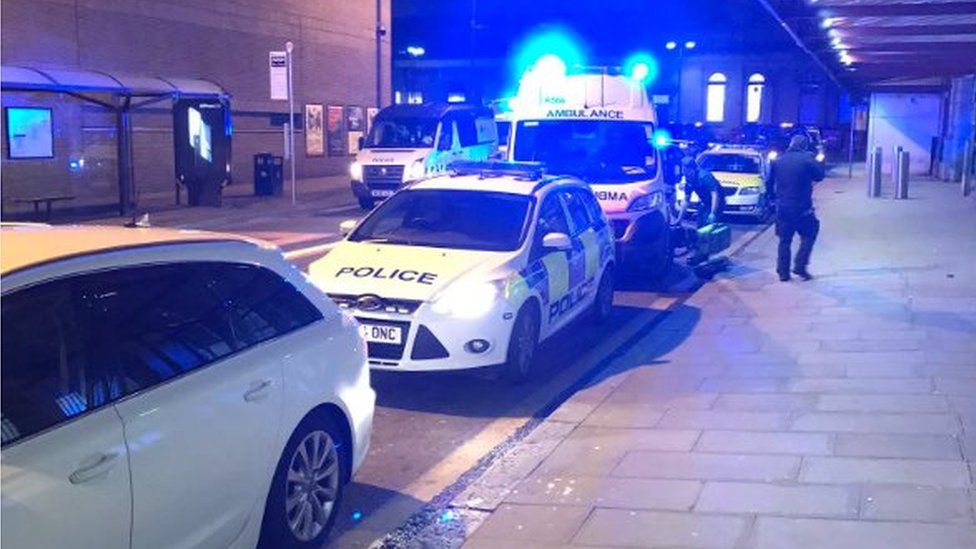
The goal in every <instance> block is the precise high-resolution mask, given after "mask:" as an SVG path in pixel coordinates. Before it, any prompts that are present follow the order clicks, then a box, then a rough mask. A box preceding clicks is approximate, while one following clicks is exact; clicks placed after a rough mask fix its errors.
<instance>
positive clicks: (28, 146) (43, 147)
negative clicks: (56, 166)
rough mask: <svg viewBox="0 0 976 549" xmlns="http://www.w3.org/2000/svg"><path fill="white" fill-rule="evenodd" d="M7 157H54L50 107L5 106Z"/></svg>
mask: <svg viewBox="0 0 976 549" xmlns="http://www.w3.org/2000/svg"><path fill="white" fill-rule="evenodd" d="M4 115H5V116H4V120H5V121H6V122H7V124H6V125H7V127H6V132H7V158H11V159H28V158H54V129H53V126H52V124H51V109H48V108H46V107H6V108H4Z"/></svg>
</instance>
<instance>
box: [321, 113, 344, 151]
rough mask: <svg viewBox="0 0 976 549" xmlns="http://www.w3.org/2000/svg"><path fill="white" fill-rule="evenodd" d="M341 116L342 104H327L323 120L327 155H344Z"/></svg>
mask: <svg viewBox="0 0 976 549" xmlns="http://www.w3.org/2000/svg"><path fill="white" fill-rule="evenodd" d="M342 118H343V108H342V105H329V107H328V110H327V111H326V121H325V123H326V127H325V129H326V134H327V139H328V143H329V144H328V146H329V156H346V136H345V132H344V131H343V127H342Z"/></svg>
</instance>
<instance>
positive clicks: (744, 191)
mask: <svg viewBox="0 0 976 549" xmlns="http://www.w3.org/2000/svg"><path fill="white" fill-rule="evenodd" d="M757 194H759V187H742V188H741V189H739V196H756V195H757Z"/></svg>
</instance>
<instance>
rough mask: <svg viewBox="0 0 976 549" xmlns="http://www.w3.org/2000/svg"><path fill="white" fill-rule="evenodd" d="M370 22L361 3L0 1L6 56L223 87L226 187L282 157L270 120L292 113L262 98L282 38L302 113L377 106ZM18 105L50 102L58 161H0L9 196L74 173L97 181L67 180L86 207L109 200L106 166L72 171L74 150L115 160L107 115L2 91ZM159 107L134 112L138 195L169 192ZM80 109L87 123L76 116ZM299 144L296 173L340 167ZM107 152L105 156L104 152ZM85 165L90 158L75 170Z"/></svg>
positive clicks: (371, 10)
mask: <svg viewBox="0 0 976 549" xmlns="http://www.w3.org/2000/svg"><path fill="white" fill-rule="evenodd" d="M382 5H383V6H382V17H383V21H384V25H385V26H386V27H387V28H388V29H389V28H390V0H382ZM375 17H376V12H375V2H372V1H368V0H355V1H348V0H208V1H202V0H77V1H76V0H4V1H3V4H2V19H3V33H2V62H3V64H4V65H22V66H31V67H38V68H80V69H87V70H100V71H105V72H109V73H113V72H114V73H122V74H133V75H144V76H162V77H183V78H202V79H206V80H210V81H213V82H216V83H218V84H220V85H221V86H222V87H223V88H224V89H225V90H227V91H228V92H229V93H230V94H231V95H232V100H231V106H232V109H233V112H234V124H235V125H234V130H235V131H234V145H233V178H234V182H235V184H237V185H247V186H250V185H251V183H252V169H251V166H252V155H253V154H255V153H257V152H273V153H276V154H281V151H282V143H283V139H282V136H281V126H277V125H274V124H272V114H274V113H278V114H284V113H287V109H288V104H287V102H284V101H271V100H269V99H268V94H269V92H268V87H269V84H268V52H269V51H271V50H283V49H284V43H285V42H286V41H287V40H291V41H292V42H294V43H295V73H294V86H295V99H296V100H295V105H296V111H297V112H298V113H301V112H302V111H303V105H304V104H306V103H320V104H324V105H328V104H341V105H359V106H363V107H367V106H373V105H375V104H376V83H375V75H376V68H375V63H376V61H375V59H376V50H375V35H374V27H375ZM389 39H390V35H389V34H388V35H387V36H386V37H385V38H384V39H383V46H382V53H383V61H382V75H383V76H382V79H383V83H382V84H383V91H382V96H383V98H384V102H388V101H389V100H388V98H389V97H390V95H391V93H390V49H389ZM25 103H26V104H43V105H53V106H54V108H55V112H54V125H55V133H56V141H55V149H56V156H55V158H54V159H51V160H30V161H20V160H18V161H5V162H4V163H3V173H2V176H3V177H2V185H3V187H2V191H3V195H4V198H5V200H6V199H9V198H11V197H12V196H14V195H16V194H19V193H23V192H25V189H31V188H36V187H38V186H48V185H61V186H62V187H64V186H65V185H67V183H64V181H65V180H68V179H70V178H71V177H74V178H75V179H77V180H90V179H97V180H98V183H97V184H96V183H95V182H94V181H92V182H90V183H89V184H88V187H84V186H81V187H78V185H79V184H78V183H77V182H76V181H75V180H74V179H72V180H71V181H70V185H71V186H72V188H75V187H78V188H77V189H76V190H78V191H79V192H77V193H76V194H78V196H79V197H81V196H82V194H84V195H85V196H86V198H85V201H86V202H85V204H89V203H91V204H94V203H97V202H100V201H101V202H106V201H107V202H109V203H111V202H112V201H117V196H118V188H117V179H115V172H114V169H115V168H114V167H113V168H112V170H102V171H100V172H98V173H78V172H77V171H76V172H71V171H70V169H69V167H68V162H69V160H70V158H69V157H70V156H71V155H72V154H97V155H98V156H99V157H100V158H103V159H104V160H105V161H108V160H109V158H111V161H112V162H113V163H114V154H115V146H114V141H113V142H112V143H110V144H108V145H107V146H106V144H105V143H101V141H104V138H106V137H112V138H114V132H110V131H109V130H108V129H106V128H107V127H108V126H111V124H112V123H114V118H113V117H112V116H111V114H110V113H107V111H106V113H102V114H103V115H104V117H105V119H106V120H88V119H89V118H91V117H92V116H94V113H91V112H89V111H92V110H93V107H82V104H81V103H80V102H78V101H77V100H74V99H71V98H70V97H67V96H63V95H59V94H21V93H5V94H4V97H3V104H4V105H5V106H6V105H11V104H25ZM166 106H167V105H166V104H165V103H163V104H161V105H156V106H154V108H153V109H151V110H147V111H144V112H137V113H135V114H134V116H133V119H132V126H133V142H134V151H133V153H134V171H135V185H136V192H137V193H138V194H140V195H146V194H156V193H166V192H168V193H172V191H173V141H172V140H173V136H172V120H171V115H170V114H169V112H168V111H167V110H166V109H165V107H166ZM159 107H163V108H159ZM82 111H85V112H86V115H85V116H86V118H85V123H84V124H83V123H81V122H82V119H81V118H80V114H78V113H80V112H82ZM278 120H279V123H280V121H281V118H280V117H278ZM97 128H101V129H97ZM99 132H101V133H99ZM92 141H98V142H99V143H97V144H95V143H92ZM304 143H305V139H304V136H303V135H302V134H297V135H296V137H295V145H296V150H297V159H298V166H297V174H298V176H299V177H314V176H322V175H332V174H337V173H341V172H344V171H345V170H346V169H347V166H348V162H349V159H348V158H330V157H328V156H325V157H307V156H306V155H305V150H304ZM86 148H87V149H86ZM89 149H92V150H93V151H94V152H92V150H89ZM4 150H6V143H4ZM109 151H111V153H112V154H111V157H109V156H106V155H107V154H108V152H109ZM90 165H91V163H90V162H89V161H88V159H86V162H85V168H83V169H82V170H80V171H81V172H84V171H85V170H88V166H90ZM103 180H104V181H103ZM51 181H57V182H58V183H52V182H51ZM106 183H108V184H106ZM82 191H83V192H82ZM93 193H94V194H93ZM89 195H91V196H89ZM78 202H79V204H80V203H81V200H80V199H79V201H78Z"/></svg>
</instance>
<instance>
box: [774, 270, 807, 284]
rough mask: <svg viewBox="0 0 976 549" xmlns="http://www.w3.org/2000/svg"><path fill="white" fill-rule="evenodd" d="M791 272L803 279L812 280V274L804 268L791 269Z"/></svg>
mask: <svg viewBox="0 0 976 549" xmlns="http://www.w3.org/2000/svg"><path fill="white" fill-rule="evenodd" d="M793 274H795V275H796V276H798V277H800V278H802V279H803V280H806V281H810V280H813V275H812V274H810V273H809V272H807V270H806V269H793ZM780 278H782V277H780Z"/></svg>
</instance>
